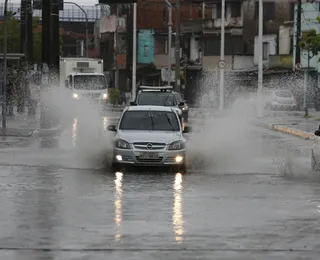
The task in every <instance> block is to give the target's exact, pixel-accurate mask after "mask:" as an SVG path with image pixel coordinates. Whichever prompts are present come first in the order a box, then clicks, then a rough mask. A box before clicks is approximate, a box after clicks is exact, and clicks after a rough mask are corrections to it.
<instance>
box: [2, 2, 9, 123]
mask: <svg viewBox="0 0 320 260" xmlns="http://www.w3.org/2000/svg"><path fill="white" fill-rule="evenodd" d="M7 44H8V0H5V2H4V36H3V88H2V91H3V93H2V94H3V95H2V96H3V99H2V128H6V127H7Z"/></svg>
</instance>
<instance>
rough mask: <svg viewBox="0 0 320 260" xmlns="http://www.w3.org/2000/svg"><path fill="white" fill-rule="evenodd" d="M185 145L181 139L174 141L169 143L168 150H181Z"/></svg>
mask: <svg viewBox="0 0 320 260" xmlns="http://www.w3.org/2000/svg"><path fill="white" fill-rule="evenodd" d="M185 147H186V144H185V143H184V142H182V141H175V142H172V143H171V144H170V145H169V148H168V150H182V149H184V148H185Z"/></svg>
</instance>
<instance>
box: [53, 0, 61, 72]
mask: <svg viewBox="0 0 320 260" xmlns="http://www.w3.org/2000/svg"><path fill="white" fill-rule="evenodd" d="M59 3H60V0H52V12H51V19H52V32H51V42H52V57H51V64H52V66H53V67H54V70H55V73H58V72H59V65H60V64H59V63H60V21H59Z"/></svg>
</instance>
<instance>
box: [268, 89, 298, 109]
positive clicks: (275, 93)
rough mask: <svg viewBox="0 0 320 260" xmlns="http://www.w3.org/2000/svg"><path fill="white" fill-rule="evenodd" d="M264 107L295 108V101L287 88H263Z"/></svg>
mask: <svg viewBox="0 0 320 260" xmlns="http://www.w3.org/2000/svg"><path fill="white" fill-rule="evenodd" d="M264 99H265V102H266V108H267V109H272V110H295V109H296V107H297V102H296V99H295V97H294V96H293V94H292V93H291V91H289V90H265V92H264Z"/></svg>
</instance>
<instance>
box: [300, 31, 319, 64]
mask: <svg viewBox="0 0 320 260" xmlns="http://www.w3.org/2000/svg"><path fill="white" fill-rule="evenodd" d="M299 46H300V48H301V49H302V50H304V51H307V52H308V54H309V57H310V58H312V57H313V56H316V55H318V53H319V52H320V34H317V31H316V30H315V29H311V30H309V31H306V32H303V33H302V36H301V39H300V42H299Z"/></svg>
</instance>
